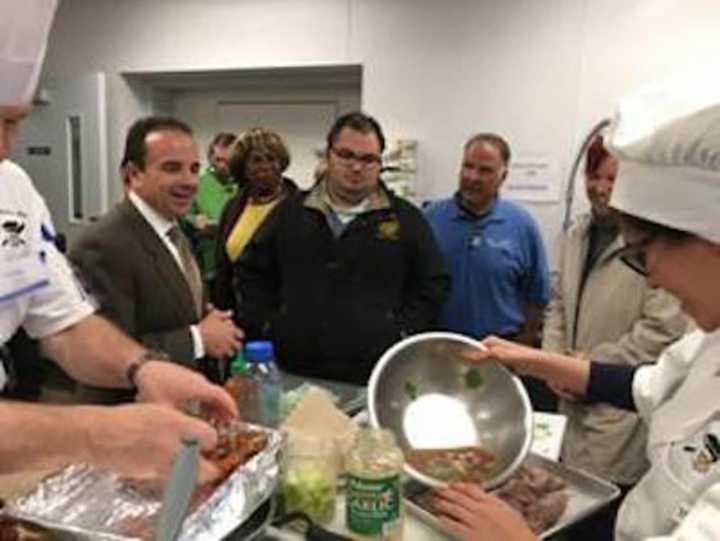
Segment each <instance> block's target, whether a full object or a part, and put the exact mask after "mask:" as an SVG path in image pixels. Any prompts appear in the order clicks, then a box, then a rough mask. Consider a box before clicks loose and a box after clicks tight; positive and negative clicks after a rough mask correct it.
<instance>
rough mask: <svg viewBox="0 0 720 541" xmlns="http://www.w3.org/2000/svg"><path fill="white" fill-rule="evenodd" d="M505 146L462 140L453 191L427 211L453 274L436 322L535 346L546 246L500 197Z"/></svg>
mask: <svg viewBox="0 0 720 541" xmlns="http://www.w3.org/2000/svg"><path fill="white" fill-rule="evenodd" d="M509 162H510V147H509V146H508V144H507V142H506V141H505V140H504V139H503V138H502V137H500V136H498V135H495V134H492V133H481V134H478V135H475V136H473V137H471V138H470V139H469V140H468V141H467V143H465V149H464V153H463V159H462V164H461V166H460V174H459V189H458V191H457V193H456V194H455V195H454V196H453V197H451V198H448V199H444V200H441V201H438V202H436V203H433V204H432V205H430V206H429V207H428V208H427V210H426V217H427V219H428V221H429V222H430V225H431V226H432V228H433V231H434V233H435V236H436V238H437V241H438V243H439V245H440V248H441V250H442V252H443V254H444V256H445V262H446V264H447V267H448V270H449V271H450V275H451V277H452V290H451V293H450V298H449V299H448V301H447V302H446V303H445V306H444V307H443V310H442V313H441V315H440V319H439V322H438V324H439V326H440V327H441V328H443V329H445V330H449V331H454V332H460V333H463V334H467V335H469V336H474V337H476V338H483V337H485V336H486V335H488V334H497V335H500V336H504V337H510V338H512V339H514V340H516V341H519V342H523V343H526V344H537V343H538V339H539V331H540V326H541V324H542V316H543V311H544V308H545V305H546V304H547V303H548V300H549V296H550V279H549V272H548V266H547V260H546V257H545V248H544V246H543V242H542V238H541V236H540V232H539V230H538V227H537V225H536V223H535V221H534V220H533V218H532V216H531V215H530V213H528V212H527V211H526V210H525V209H523V208H521V207H520V206H518V205H516V204H515V203H513V202H511V201H508V200H505V199H502V198H501V197H500V196H499V195H498V192H499V190H500V186H502V183H503V181H504V180H505V177H506V176H507V170H508V164H509Z"/></svg>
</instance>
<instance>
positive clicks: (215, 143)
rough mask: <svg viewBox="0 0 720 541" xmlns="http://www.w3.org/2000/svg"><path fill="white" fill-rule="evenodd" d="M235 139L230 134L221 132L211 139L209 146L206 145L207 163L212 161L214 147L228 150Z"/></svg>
mask: <svg viewBox="0 0 720 541" xmlns="http://www.w3.org/2000/svg"><path fill="white" fill-rule="evenodd" d="M236 139H237V135H235V134H234V133H230V132H225V131H221V132H220V133H218V134H217V135H216V136H215V137H213V139H212V141H210V144H209V145H208V149H207V159H208V161H211V160H212V156H213V152H214V151H215V147H223V148H228V147H229V146H231V145H232V144H233V143H234V142H235V140H236Z"/></svg>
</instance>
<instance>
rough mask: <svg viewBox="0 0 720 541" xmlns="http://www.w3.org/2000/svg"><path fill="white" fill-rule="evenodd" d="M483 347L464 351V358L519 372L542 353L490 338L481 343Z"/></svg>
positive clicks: (515, 343)
mask: <svg viewBox="0 0 720 541" xmlns="http://www.w3.org/2000/svg"><path fill="white" fill-rule="evenodd" d="M481 344H482V346H483V347H480V348H474V349H467V350H465V351H463V354H462V356H463V358H464V359H465V360H466V361H468V362H471V363H482V362H486V361H497V362H499V363H501V364H504V365H506V366H509V367H510V368H513V369H515V370H517V371H519V372H523V371H524V369H525V367H526V366H527V365H528V364H530V363H532V362H533V360H534V359H535V358H537V357H538V355H539V354H540V351H539V350H537V349H535V348H531V347H528V346H523V345H521V344H518V343H517V342H511V341H510V340H503V339H502V338H498V337H497V336H488V337H487V338H485V339H484V340H483V341H482V342H481Z"/></svg>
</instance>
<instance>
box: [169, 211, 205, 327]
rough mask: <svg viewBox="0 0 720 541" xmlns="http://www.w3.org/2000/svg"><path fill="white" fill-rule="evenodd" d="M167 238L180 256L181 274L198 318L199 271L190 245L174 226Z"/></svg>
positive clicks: (199, 311)
mask: <svg viewBox="0 0 720 541" xmlns="http://www.w3.org/2000/svg"><path fill="white" fill-rule="evenodd" d="M167 236H168V238H169V239H170V242H172V243H173V244H174V245H175V247H176V248H177V251H178V253H179V254H180V261H181V262H182V268H183V274H184V275H185V280H186V281H187V284H188V287H189V288H190V293H192V298H193V301H194V302H195V308H196V310H197V316H198V318H199V317H201V316H202V291H203V286H202V280H201V278H200V270H199V269H198V266H197V263H196V262H195V257H194V256H193V253H192V250H191V249H190V243H189V242H188V240H187V237H185V235H184V234H183V232H182V231H180V228H179V227H178V226H177V225H174V226H172V227H171V228H170V230H169V231H168V232H167Z"/></svg>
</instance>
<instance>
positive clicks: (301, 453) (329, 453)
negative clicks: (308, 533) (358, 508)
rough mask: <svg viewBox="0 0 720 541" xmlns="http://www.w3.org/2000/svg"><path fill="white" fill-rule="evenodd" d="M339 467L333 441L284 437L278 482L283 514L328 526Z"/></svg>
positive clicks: (331, 517) (332, 511)
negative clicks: (308, 518)
mask: <svg viewBox="0 0 720 541" xmlns="http://www.w3.org/2000/svg"><path fill="white" fill-rule="evenodd" d="M339 464H340V456H339V453H338V450H337V446H336V445H335V443H334V441H333V440H326V439H320V438H313V437H308V436H299V435H295V434H293V433H290V434H288V436H287V440H286V441H285V448H284V449H283V463H282V476H281V480H280V496H281V499H282V504H283V511H284V512H285V513H294V512H297V511H300V512H303V513H305V514H306V515H308V516H309V517H310V518H311V519H312V520H313V522H315V523H318V524H327V523H329V522H331V521H332V519H333V517H334V515H335V497H336V495H337V478H338V472H339Z"/></svg>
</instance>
